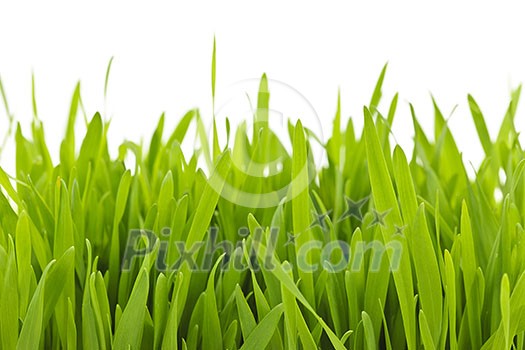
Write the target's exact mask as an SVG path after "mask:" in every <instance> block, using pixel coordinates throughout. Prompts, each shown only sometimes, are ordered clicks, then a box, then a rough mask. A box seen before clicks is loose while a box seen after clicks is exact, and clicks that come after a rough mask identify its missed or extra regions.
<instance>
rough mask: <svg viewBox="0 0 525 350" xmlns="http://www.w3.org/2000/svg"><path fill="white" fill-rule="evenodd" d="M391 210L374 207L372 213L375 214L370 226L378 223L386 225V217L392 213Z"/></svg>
mask: <svg viewBox="0 0 525 350" xmlns="http://www.w3.org/2000/svg"><path fill="white" fill-rule="evenodd" d="M390 210H391V209H388V210H385V211H384V212H379V211H377V210H376V209H372V215H373V216H374V218H373V219H372V222H371V223H370V225H368V227H371V226H376V225H379V226H382V227H386V224H385V218H386V217H387V215H388V214H389V213H390Z"/></svg>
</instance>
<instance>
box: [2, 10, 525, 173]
mask: <svg viewBox="0 0 525 350" xmlns="http://www.w3.org/2000/svg"><path fill="white" fill-rule="evenodd" d="M181 3H182V2H181ZM248 3H250V4H248ZM364 3H365V2H364V1H363V2H360V3H359V4H358V3H357V1H354V2H350V1H349V2H347V3H343V2H328V1H327V2H315V3H314V2H304V3H303V2H291V1H259V2H248V1H221V2H200V1H197V2H191V3H190V2H189V1H188V2H184V5H179V4H175V2H174V1H173V2H167V1H148V2H142V3H139V2H135V1H133V2H109V1H90V2H85V3H80V2H76V1H68V2H56V1H51V2H50V1H45V2H40V3H38V2H25V1H22V2H16V4H15V3H14V2H12V3H11V4H5V3H4V2H2V3H0V76H1V78H2V81H3V83H4V86H5V88H6V92H7V95H8V99H9V103H10V108H11V110H12V112H13V113H14V115H15V117H16V119H17V120H19V121H20V122H21V123H22V125H23V126H24V130H25V134H28V133H29V122H30V120H31V118H32V111H31V73H32V72H34V74H35V77H36V94H37V102H38V111H39V117H40V119H42V120H43V121H44V125H45V129H46V134H47V137H48V139H49V140H50V148H51V150H52V152H53V156H54V159H57V155H58V146H59V140H60V139H61V137H62V136H63V133H64V129H65V122H66V117H67V113H68V109H69V101H70V98H71V94H72V92H73V88H74V86H75V83H76V82H77V80H81V83H82V95H83V100H84V104H85V106H86V109H87V111H88V114H90V115H91V114H93V113H94V112H95V111H97V110H101V111H102V110H104V99H103V86H104V75H105V69H106V66H107V63H108V61H109V59H110V57H112V56H114V57H115V59H114V63H113V69H112V74H111V78H110V84H109V91H108V103H107V106H106V114H105V116H106V118H109V117H111V118H112V126H111V129H110V138H111V147H112V148H113V150H114V151H116V150H117V145H118V144H119V143H120V142H121V141H122V140H124V139H130V140H134V141H139V140H140V139H141V137H143V136H147V137H149V135H150V133H151V132H152V131H153V129H154V127H155V126H156V123H157V120H158V117H159V116H160V114H161V112H163V111H166V116H167V126H168V129H171V128H172V127H173V126H174V125H175V124H176V122H177V120H179V118H180V117H181V116H182V115H183V113H184V112H186V111H187V110H188V109H190V108H193V107H199V108H201V110H202V113H203V116H205V117H206V116H208V117H209V116H210V115H211V79H210V66H211V52H212V44H213V37H214V35H215V36H216V37H217V91H219V92H220V91H221V89H226V87H228V86H229V85H231V84H234V83H236V82H238V81H240V80H244V79H247V78H254V77H259V76H260V75H261V74H262V73H263V72H266V73H267V74H268V76H269V77H270V78H273V79H276V80H279V81H282V82H285V83H287V84H289V85H291V86H293V87H294V88H295V89H297V90H298V91H300V92H301V93H302V94H303V95H304V96H305V97H306V98H307V99H308V100H309V102H310V103H311V104H312V105H313V106H314V108H315V110H316V111H317V113H318V115H319V116H320V118H321V119H322V124H323V129H324V133H325V135H326V134H328V133H329V132H330V130H329V128H330V126H331V120H332V118H333V116H334V112H335V107H336V97H337V91H338V88H340V89H341V96H342V108H343V116H344V117H345V118H346V117H349V116H352V117H353V118H354V119H355V123H356V124H357V125H362V106H363V105H365V104H368V102H369V100H370V96H371V93H372V90H373V87H374V84H375V82H376V79H377V76H378V74H379V72H380V70H381V68H382V66H383V64H384V63H386V62H387V61H388V62H389V68H388V72H387V77H386V81H385V85H384V90H383V91H384V97H385V100H384V101H383V102H388V101H389V100H390V98H391V97H392V96H393V94H394V93H395V92H399V93H400V104H399V109H398V114H397V117H396V121H395V126H394V134H395V137H396V139H397V140H398V141H399V142H400V143H401V144H402V145H403V146H404V147H407V148H410V145H411V137H412V135H413V131H412V124H411V121H410V115H409V112H408V108H407V105H408V102H412V103H413V104H414V106H415V108H416V112H417V114H418V116H419V118H420V121H421V123H422V124H423V126H424V128H425V129H426V130H427V131H428V132H432V128H433V116H432V108H431V101H430V92H432V94H433V95H434V96H435V97H436V99H437V101H438V103H439V104H440V107H441V109H442V111H443V112H444V114H445V115H446V116H449V115H450V113H451V112H452V110H453V109H454V107H455V106H456V105H458V108H457V109H456V110H455V111H454V113H453V114H452V117H451V119H450V125H451V127H452V131H453V133H454V135H455V136H456V139H457V142H458V145H459V147H460V149H461V150H462V151H463V152H464V158H465V160H466V161H473V162H474V164H476V163H477V162H479V159H480V157H481V155H482V151H481V147H480V144H479V142H478V141H477V136H476V135H475V129H474V126H473V122H472V119H471V117H470V114H469V112H468V107H467V103H466V96H467V93H472V94H473V95H474V97H475V98H476V99H477V101H478V103H479V104H480V106H481V108H482V111H483V112H484V113H485V115H486V117H487V119H488V120H487V123H488V125H489V130H490V132H491V135H492V136H493V137H495V136H496V133H497V128H498V126H499V122H500V121H501V119H502V116H503V113H504V112H505V109H506V107H507V104H508V96H509V92H510V89H511V88H513V87H516V86H517V85H518V84H519V83H521V82H524V81H525V8H524V6H522V5H518V3H508V2H493V3H492V4H488V3H485V2H483V3H478V2H474V1H468V2H463V1H461V2H460V1H457V3H456V2H443V1H436V2H427V1H419V2H403V1H391V2H381V3H378V2H373V3H370V2H367V4H364ZM270 88H271V87H270ZM0 107H2V106H0ZM386 108H387V105H386V104H383V110H384V111H385V112H386ZM518 113H519V115H518V117H517V123H518V125H519V127H520V129H523V127H524V126H525V123H523V114H524V113H523V108H521V109H519V112H518ZM79 121H81V119H79ZM5 127H6V118H5V112H4V110H3V108H0V132H1V133H2V134H3V132H4V131H5ZM13 153H14V152H13V150H12V149H7V150H6V152H4V154H3V155H2V160H1V164H2V166H3V167H8V168H10V166H9V164H10V162H12V159H13Z"/></svg>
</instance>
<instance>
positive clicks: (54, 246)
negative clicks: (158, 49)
mask: <svg viewBox="0 0 525 350" xmlns="http://www.w3.org/2000/svg"><path fill="white" fill-rule="evenodd" d="M385 68H386V67H385ZM385 71H386V70H383V71H382V73H381V75H380V78H379V80H378V83H377V86H376V88H375V90H374V92H373V96H372V98H371V102H370V104H369V105H368V106H367V107H365V108H364V111H363V117H364V128H363V130H362V132H359V131H357V130H356V129H355V128H354V126H353V121H352V119H348V120H346V121H345V119H344V118H342V116H341V101H340V99H339V100H338V104H337V109H336V115H335V118H334V122H333V130H332V133H331V138H330V139H329V140H328V141H327V142H326V143H324V144H323V145H322V146H323V147H324V150H325V153H326V156H327V159H328V162H327V164H326V165H321V164H315V161H314V158H313V156H312V153H313V152H312V147H313V144H314V143H316V142H318V140H317V139H316V137H315V130H309V129H307V128H305V127H303V125H302V124H301V122H300V121H299V122H298V123H297V124H296V125H292V124H289V125H288V131H289V138H290V143H291V144H292V145H293V147H292V149H291V150H288V151H287V150H286V147H284V146H283V144H284V140H279V138H278V137H277V136H276V134H275V133H274V132H273V131H272V129H271V127H272V125H271V123H268V108H269V107H270V105H269V103H270V102H269V101H270V100H269V97H270V92H269V90H270V89H271V85H269V83H268V80H267V78H266V76H263V77H262V79H261V84H260V92H259V95H258V101H257V110H256V111H255V112H254V125H255V126H256V129H255V130H248V129H247V128H246V126H245V125H242V124H241V125H240V126H239V128H238V129H237V130H230V126H229V124H228V125H227V126H226V130H227V131H228V134H229V136H230V137H229V139H228V144H227V145H224V144H223V145H221V144H220V143H219V141H218V140H219V138H218V136H219V135H218V131H217V130H218V128H217V125H216V124H215V122H214V128H213V135H211V138H212V142H211V144H209V143H208V142H209V141H208V135H207V134H206V132H205V128H204V120H203V118H202V117H201V115H200V114H199V111H198V110H191V111H189V112H188V113H187V114H186V115H184V116H183V118H182V119H181V120H180V122H179V124H178V125H177V127H176V128H175V130H173V132H172V133H171V134H169V133H167V132H166V131H165V130H164V120H165V119H164V118H165V117H164V116H162V117H161V118H160V121H159V124H158V127H157V129H156V131H155V133H154V134H153V135H152V137H151V139H150V140H151V141H150V143H149V145H147V146H145V147H144V146H143V145H142V144H137V143H133V142H129V141H128V142H125V143H123V144H122V145H121V147H120V148H119V150H118V151H119V152H118V154H119V155H118V157H116V158H115V159H113V158H112V157H110V154H111V153H112V152H110V150H109V149H108V142H107V139H108V135H109V134H108V123H107V122H105V121H104V120H103V118H102V117H101V116H100V115H99V114H96V115H95V116H93V117H92V118H91V119H90V120H88V119H87V118H85V119H84V122H85V123H86V129H87V131H86V133H85V135H83V138H82V140H81V141H80V143H78V142H77V136H79V135H76V134H75V124H76V123H77V120H76V118H77V114H79V112H80V111H82V110H83V106H82V99H81V94H80V86H79V85H78V86H77V87H76V89H75V91H74V94H73V98H72V103H71V109H70V114H69V118H68V120H67V129H66V133H65V136H64V138H63V141H62V143H61V147H60V155H59V159H60V161H59V163H58V164H55V163H54V162H53V161H52V159H53V158H52V157H51V155H50V153H49V151H48V149H47V142H46V138H45V136H44V129H43V125H42V123H41V122H40V120H39V119H38V114H37V108H36V102H35V99H34V98H33V111H34V119H33V122H32V128H31V133H30V134H31V136H30V137H28V136H26V133H25V131H24V132H23V131H22V129H21V127H20V126H18V127H17V128H16V132H15V133H14V139H13V141H7V142H15V143H16V174H14V175H12V176H11V175H9V174H7V173H6V172H5V171H4V170H3V169H1V168H0V186H1V191H0V310H1V312H0V343H1V346H0V348H2V349H15V348H17V349H77V348H82V349H110V348H115V349H254V350H255V349H264V348H268V349H296V348H303V349H315V348H321V349H331V348H334V349H345V348H351V349H378V348H380V349H403V348H408V349H420V348H425V349H478V348H483V349H524V348H525V317H523V316H522V315H523V313H524V312H525V273H524V272H525V232H524V228H523V227H524V220H525V216H524V215H523V213H525V179H524V178H523V176H522V174H523V169H524V167H525V161H524V159H525V157H524V155H525V151H524V150H523V148H522V146H521V145H520V142H519V139H518V131H517V130H516V128H515V126H514V116H515V113H516V109H517V105H518V100H519V95H520V88H518V89H517V90H515V91H514V92H513V94H512V96H511V102H510V104H509V108H508V110H507V113H506V115H505V117H504V119H503V122H502V124H501V129H500V131H499V134H498V135H497V138H495V139H491V138H490V136H489V133H488V130H487V126H486V124H485V119H484V117H483V115H482V113H481V111H480V108H479V107H478V105H477V104H476V102H475V100H474V98H473V97H472V96H468V99H467V101H466V103H468V105H469V106H470V110H471V113H472V117H473V122H474V124H475V126H476V130H477V132H478V136H479V141H480V145H481V147H482V149H483V151H484V153H485V158H484V160H483V162H482V163H481V165H480V167H479V168H478V169H477V170H476V173H475V177H473V178H469V177H468V176H467V171H466V167H467V166H470V165H466V164H464V162H463V160H462V156H461V153H460V150H459V149H458V147H457V145H456V142H455V140H454V137H453V136H452V133H451V131H450V130H449V128H448V126H447V121H446V120H445V118H444V117H443V115H442V113H441V112H440V110H439V108H438V106H437V104H436V103H435V102H434V109H435V118H434V135H432V136H429V135H426V134H425V133H424V132H423V129H422V128H421V126H420V124H419V122H418V119H417V117H416V115H415V113H414V109H413V108H412V109H411V110H412V117H413V126H414V130H415V138H414V149H413V152H412V154H410V155H409V157H407V154H405V152H404V151H403V150H402V149H401V148H400V147H399V146H396V145H394V144H392V143H391V141H390V140H391V137H390V129H391V126H392V124H393V123H394V119H395V112H396V106H397V95H396V96H395V97H394V99H393V100H392V101H391V102H390V103H384V101H381V89H382V82H383V80H384V78H385ZM107 73H108V74H107V76H106V82H105V89H104V91H106V90H107V84H108V75H109V67H108V72H107ZM0 88H1V89H0V91H1V93H2V99H3V101H4V104H5V106H6V111H7V116H8V120H9V122H10V124H12V122H13V117H12V114H11V113H10V111H9V108H8V107H7V99H6V98H5V93H4V89H3V87H2V85H1V83H0ZM212 95H213V96H214V97H215V45H214V55H213V61H212ZM214 103H215V102H214ZM383 111H386V112H387V113H386V114H384V115H383V114H382V112H383ZM345 122H346V125H344V123H345ZM191 124H194V125H195V126H196V128H195V129H196V130H197V134H196V135H197V136H196V137H197V138H198V139H199V140H200V144H201V147H200V149H199V150H195V152H194V153H193V154H192V155H191V156H190V157H189V158H186V157H185V156H184V153H183V152H182V149H181V145H182V144H183V143H184V142H187V140H186V141H185V139H186V138H187V137H188V138H191V137H192V135H188V130H190V125H191ZM230 131H231V134H230ZM7 134H9V132H7ZM52 137H53V138H56V137H57V135H52ZM191 141H192V140H190V142H191ZM4 144H5V143H4ZM2 148H3V147H2ZM129 157H134V158H135V164H136V166H135V167H134V168H133V169H127V167H126V162H125V159H128V158H129ZM275 159H279V161H280V163H281V165H282V171H280V172H278V173H276V174H273V175H272V176H270V177H268V178H263V174H262V173H261V174H258V173H255V174H254V173H253V172H250V170H251V171H253V169H257V166H258V165H260V163H268V162H269V161H271V160H275ZM201 160H208V161H209V164H210V165H211V167H210V169H208V170H209V171H207V172H205V171H203V170H202V169H200V168H199V167H198V164H199V161H201ZM502 171H503V172H504V173H505V175H506V179H505V180H504V181H502V180H501V179H500V175H499V174H500V172H502ZM497 192H501V193H503V199H502V200H498V196H497ZM240 203H242V205H240ZM268 203H274V204H273V205H268ZM138 229H141V230H142V231H139V230H138ZM210 242H211V243H210ZM213 242H215V245H214V246H213V245H212V243H213Z"/></svg>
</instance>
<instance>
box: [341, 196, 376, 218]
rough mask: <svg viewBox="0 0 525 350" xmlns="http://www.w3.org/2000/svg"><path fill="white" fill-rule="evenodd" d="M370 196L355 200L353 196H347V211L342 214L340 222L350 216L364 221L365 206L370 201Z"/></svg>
mask: <svg viewBox="0 0 525 350" xmlns="http://www.w3.org/2000/svg"><path fill="white" fill-rule="evenodd" d="M368 199H369V196H367V197H365V198H362V199H360V200H358V201H357V202H356V201H353V200H352V199H351V198H349V197H346V196H345V201H346V211H345V212H344V213H343V215H341V217H340V218H339V220H338V222H341V221H343V220H346V219H348V218H350V217H354V218H356V219H357V220H358V221H359V222H363V213H362V209H363V206H364V205H365V204H366V202H368Z"/></svg>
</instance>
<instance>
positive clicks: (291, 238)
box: [284, 232, 299, 247]
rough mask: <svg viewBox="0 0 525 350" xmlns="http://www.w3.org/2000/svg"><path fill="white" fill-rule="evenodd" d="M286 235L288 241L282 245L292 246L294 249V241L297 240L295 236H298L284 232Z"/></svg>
mask: <svg viewBox="0 0 525 350" xmlns="http://www.w3.org/2000/svg"><path fill="white" fill-rule="evenodd" d="M286 235H287V236H288V239H287V240H286V243H285V244H284V246H285V247H286V246H289V245H293V246H294V247H295V244H296V242H295V239H296V238H297V236H299V235H298V234H297V235H294V234H293V233H291V232H286Z"/></svg>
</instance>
